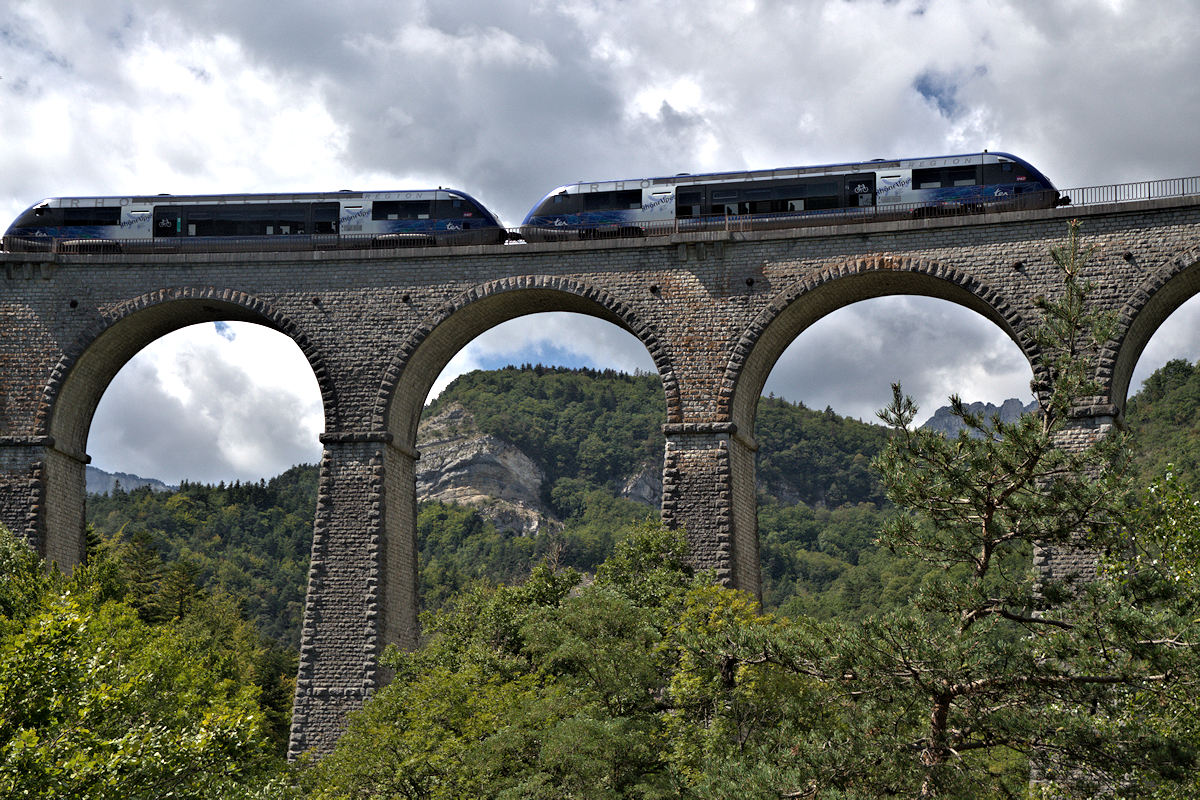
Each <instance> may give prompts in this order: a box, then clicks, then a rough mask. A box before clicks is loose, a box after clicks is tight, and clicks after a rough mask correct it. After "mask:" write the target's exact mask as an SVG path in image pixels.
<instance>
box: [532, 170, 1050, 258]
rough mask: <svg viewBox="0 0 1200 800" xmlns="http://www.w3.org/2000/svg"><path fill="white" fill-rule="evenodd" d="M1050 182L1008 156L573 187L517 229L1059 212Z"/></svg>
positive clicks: (615, 229) (557, 233) (556, 233)
mask: <svg viewBox="0 0 1200 800" xmlns="http://www.w3.org/2000/svg"><path fill="white" fill-rule="evenodd" d="M1067 202H1070V201H1069V199H1067V198H1063V197H1061V196H1060V195H1059V193H1058V191H1057V190H1056V189H1055V188H1054V185H1053V184H1052V183H1051V182H1050V180H1049V178H1047V177H1046V176H1045V175H1043V174H1042V173H1041V172H1039V171H1038V170H1037V169H1036V168H1034V167H1033V166H1032V165H1031V164H1029V163H1028V162H1026V161H1023V160H1022V159H1020V158H1017V157H1016V156H1013V155H1009V154H1008V153H989V152H987V151H986V150H985V151H984V152H982V153H968V154H963V155H953V156H937V157H934V158H912V159H899V160H884V159H877V160H874V161H866V162H856V163H847V164H828V165H823V166H814V167H788V168H785V169H772V170H757V171H750V172H717V173H708V174H703V175H691V174H681V175H673V176H670V177H661V178H637V179H633V180H623V181H598V182H594V183H572V184H567V185H565V186H559V187H558V188H556V189H554V190H553V191H551V192H550V193H549V194H547V195H546V196H545V197H544V198H542V199H541V200H540V201H539V202H538V204H537V205H536V206H534V207H533V209H532V210H531V211H530V212H529V214H528V215H527V216H526V217H525V220H524V222H523V223H522V225H521V230H522V234H523V235H524V237H525V239H526V240H527V241H547V240H555V239H562V238H573V237H580V238H587V237H590V236H612V235H617V236H637V235H643V234H645V233H648V232H653V231H662V230H664V229H677V230H704V229H707V228H712V227H720V226H724V225H728V221H729V220H731V219H733V220H739V221H745V222H748V223H750V224H753V225H754V226H755V227H759V226H766V227H770V226H771V225H772V223H776V224H779V225H781V226H783V225H795V224H801V223H802V222H804V221H811V220H802V219H801V218H807V217H809V216H813V215H821V216H822V218H823V219H822V221H827V222H829V223H835V222H839V221H861V220H862V217H863V216H864V215H868V214H870V215H879V216H887V217H891V216H893V215H894V216H901V215H903V216H909V215H911V216H925V215H933V214H940V213H966V212H973V211H982V210H986V209H988V208H996V209H1010V208H1045V207H1052V206H1055V205H1063V204H1065V203H1067Z"/></svg>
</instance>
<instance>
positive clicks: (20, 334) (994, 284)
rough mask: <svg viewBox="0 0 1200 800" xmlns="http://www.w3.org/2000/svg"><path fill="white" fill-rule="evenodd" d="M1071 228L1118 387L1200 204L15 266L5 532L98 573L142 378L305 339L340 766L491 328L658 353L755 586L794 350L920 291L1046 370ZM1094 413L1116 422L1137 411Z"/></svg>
mask: <svg viewBox="0 0 1200 800" xmlns="http://www.w3.org/2000/svg"><path fill="white" fill-rule="evenodd" d="M1074 216H1078V217H1080V218H1081V219H1082V221H1083V234H1084V236H1085V237H1086V239H1087V241H1088V243H1089V244H1092V245H1094V246H1095V247H1096V252H1095V255H1094V257H1093V260H1092V262H1091V265H1090V277H1091V278H1093V279H1094V281H1095V282H1096V284H1097V292H1096V296H1097V298H1098V299H1099V302H1100V303H1101V304H1102V305H1103V306H1105V307H1107V308H1111V309H1114V310H1116V311H1118V313H1119V314H1120V318H1121V325H1122V327H1121V331H1120V333H1119V334H1118V336H1117V337H1116V338H1115V339H1114V340H1113V341H1112V342H1110V343H1109V345H1108V346H1107V347H1106V349H1105V355H1104V362H1103V364H1102V367H1101V371H1100V374H1099V375H1098V377H1099V378H1100V380H1101V382H1102V383H1103V384H1104V385H1105V386H1110V387H1117V389H1118V390H1119V394H1123V391H1124V387H1125V386H1127V385H1128V374H1129V372H1130V371H1131V370H1132V366H1133V364H1134V363H1136V360H1137V355H1138V354H1140V352H1141V349H1142V348H1143V347H1144V345H1145V343H1146V341H1147V340H1148V338H1149V336H1150V335H1151V334H1152V333H1153V332H1154V329H1155V328H1157V326H1158V324H1159V323H1160V322H1161V321H1162V320H1163V319H1165V317H1166V316H1167V315H1169V314H1170V313H1171V312H1172V311H1173V310H1174V309H1175V308H1176V307H1178V305H1180V304H1181V303H1182V302H1184V301H1185V300H1186V299H1187V298H1188V297H1190V296H1191V294H1192V293H1194V292H1195V291H1198V290H1200V237H1198V234H1200V202H1198V201H1197V199H1196V198H1184V199H1180V200H1174V201H1154V202H1143V203H1129V204H1123V205H1120V206H1097V207H1093V208H1087V209H1075V210H1071V209H1055V210H1048V211H1038V212H1019V213H1010V214H999V215H989V216H987V217H978V218H976V217H961V218H950V219H932V220H922V221H914V222H890V223H871V224H860V225H845V226H839V227H813V228H799V229H792V230H777V231H764V232H738V231H730V232H712V233H706V234H687V235H678V236H675V237H670V238H666V239H656V238H647V239H645V240H619V241H600V242H563V243H550V244H533V245H524V246H476V247H462V248H428V249H419V248H418V249H411V250H400V251H386V250H383V251H363V252H357V251H342V252H338V251H331V252H311V253H242V254H239V253H207V254H205V253H198V254H189V255H121V254H104V255H91V256H67V255H50V254H35V255H25V254H6V253H0V521H2V522H3V523H4V524H5V525H7V526H8V527H10V528H12V529H13V530H15V531H17V532H19V533H21V534H22V535H24V536H25V537H26V538H27V540H28V541H29V542H30V544H31V545H32V546H34V547H35V548H36V549H37V550H38V551H39V552H40V553H41V554H42V555H44V556H50V557H52V558H53V559H55V560H56V561H58V562H59V563H60V564H61V565H63V566H69V565H70V564H71V563H73V562H74V561H77V560H78V558H79V557H80V554H81V553H82V519H83V496H82V492H83V489H82V481H81V480H78V479H77V477H76V473H79V474H80V475H81V474H82V468H83V464H84V463H86V461H87V456H86V447H87V429H88V426H89V424H90V421H91V414H92V412H93V411H94V409H95V406H96V403H98V402H99V399H100V396H101V394H102V393H103V391H104V389H105V387H106V386H107V384H108V381H109V380H111V378H112V376H113V375H115V374H116V372H117V371H118V370H119V369H120V368H121V366H123V365H124V364H125V363H126V362H127V361H128V360H129V359H130V358H132V356H133V355H134V354H135V353H136V352H137V351H138V350H139V349H140V348H141V347H143V346H145V345H146V344H148V343H149V342H151V341H153V340H154V339H156V338H158V337H160V336H162V335H164V334H165V333H167V332H169V331H170V330H174V329H176V328H179V327H183V326H184V325H188V324H194V323H202V322H212V321H214V320H229V319H238V320H246V321H251V322H257V323H260V324H263V325H266V326H269V327H272V328H274V329H276V330H279V331H282V332H283V333H285V334H286V335H288V336H289V337H291V338H292V339H293V340H294V341H295V342H296V343H297V345H298V346H299V347H300V348H301V350H302V351H303V352H304V354H305V356H306V357H307V359H308V361H309V363H310V365H311V366H312V368H313V372H314V375H316V377H317V382H318V384H319V386H320V387H321V392H322V399H323V404H324V410H325V428H326V432H325V434H324V436H323V437H322V441H323V442H324V445H325V454H324V457H323V460H322V465H321V480H320V499H319V501H318V507H317V514H316V524H315V529H314V541H313V559H312V568H311V572H310V578H309V592H308V601H307V607H306V616H305V624H304V630H303V639H302V643H301V663H300V671H299V675H298V683H297V690H296V706H295V717H294V722H293V734H292V752H293V753H294V754H295V753H299V752H302V751H304V750H306V749H310V748H311V749H315V750H316V751H318V752H324V751H327V750H328V749H329V748H330V747H332V745H333V743H334V742H335V741H336V738H337V736H338V734H339V732H340V731H341V730H342V728H343V725H344V719H345V714H346V713H348V712H349V711H352V710H353V709H354V708H357V707H358V706H360V705H361V704H362V702H363V700H364V699H365V697H367V696H368V695H369V694H370V693H371V691H373V690H374V688H376V687H377V686H378V685H380V683H381V682H382V681H383V680H384V679H385V678H386V676H384V675H382V673H380V672H379V670H378V667H377V658H378V655H379V653H380V652H382V649H383V647H384V646H385V645H386V644H388V643H389V642H393V641H395V642H398V643H400V644H402V645H404V646H411V645H413V644H415V643H416V641H417V636H418V632H417V629H416V615H415V597H416V567H415V539H414V536H415V531H414V527H415V526H414V523H413V520H414V519H415V486H414V478H413V476H414V469H413V460H414V459H415V458H416V457H419V454H417V453H416V451H415V449H414V448H415V434H416V427H417V421H418V418H419V415H420V411H421V407H422V404H423V400H424V398H425V395H426V393H427V392H428V389H429V386H430V385H431V384H432V382H433V380H434V378H435V377H436V375H437V374H438V372H440V370H441V368H442V367H443V366H445V364H446V362H447V361H448V360H449V359H450V358H451V357H452V356H453V355H454V354H455V353H457V352H458V351H459V350H460V349H461V348H462V347H463V346H465V345H466V344H467V343H468V342H469V341H470V340H471V339H472V338H474V337H475V336H477V335H478V334H479V333H481V332H483V331H484V330H486V329H488V328H490V327H492V326H494V325H496V324H498V323H500V322H503V321H505V320H507V319H511V318H513V317H517V316H521V315H523V314H528V313H533V312H536V311H572V312H579V313H587V314H592V315H594V316H597V317H600V318H603V319H606V320H609V321H611V322H613V323H614V324H617V325H620V326H622V327H624V328H625V329H627V330H628V331H630V332H631V333H632V334H633V335H634V336H636V337H637V338H638V339H639V340H640V341H642V342H643V344H645V346H646V348H647V351H648V352H649V353H650V355H651V357H652V358H653V360H654V363H655V365H656V367H657V369H658V371H659V374H660V375H661V376H662V378H663V387H664V396H665V400H666V408H667V411H666V417H665V419H664V420H663V423H664V426H665V427H664V431H665V433H666V440H667V444H666V452H665V453H664V471H663V507H662V516H663V519H664V521H665V522H666V523H667V524H669V525H672V526H678V527H683V528H686V530H687V534H688V539H689V542H690V543H691V545H692V548H693V557H694V558H695V560H696V562H697V564H698V565H699V566H701V567H704V568H710V569H713V570H714V571H715V573H716V576H717V578H718V579H719V580H722V581H725V582H727V583H729V584H731V585H734V586H738V587H742V588H744V589H746V590H748V591H750V592H753V593H757V592H758V590H759V589H758V586H759V584H758V571H759V566H758V547H757V531H756V529H755V528H756V522H755V518H754V517H755V515H754V464H753V453H754V449H755V446H754V442H753V434H754V417H755V409H756V404H757V399H758V397H759V395H760V393H761V390H762V387H763V384H764V383H765V381H766V378H767V375H768V373H769V372H770V369H771V367H772V366H773V365H774V364H775V362H776V360H777V359H778V358H779V356H780V354H781V353H782V352H783V350H784V348H786V347H787V345H788V344H789V343H790V342H791V341H792V340H793V339H795V338H796V337H797V336H798V335H800V334H802V332H803V331H804V330H805V328H807V327H808V326H809V325H811V324H813V323H814V322H815V321H816V320H818V319H820V318H821V317H822V316H824V315H825V314H828V313H830V312H832V311H835V310H837V309H838V308H841V307H843V306H845V305H848V304H850V303H853V302H856V301H858V300H862V299H866V298H869V297H875V296H880V295H886V294H897V293H907V294H921V295H929V296H934V297H942V298H945V299H948V300H951V301H954V302H957V303H960V304H962V305H965V306H967V307H969V308H972V309H974V310H976V311H978V312H979V313H980V314H982V315H983V316H985V317H986V318H988V319H990V320H992V321H993V322H994V323H995V324H996V325H998V326H999V327H1000V328H1001V329H1002V330H1004V331H1005V332H1006V333H1007V334H1008V335H1009V336H1010V337H1011V338H1012V339H1013V340H1014V341H1015V342H1016V343H1017V345H1018V346H1019V347H1021V348H1022V350H1023V352H1024V353H1025V354H1026V356H1027V357H1028V358H1029V359H1030V361H1031V363H1032V364H1033V366H1034V368H1035V371H1036V369H1037V367H1038V354H1037V352H1036V349H1035V348H1034V347H1033V345H1032V344H1031V341H1030V338H1029V336H1028V329H1029V326H1030V324H1031V321H1032V320H1033V319H1034V318H1035V317H1036V315H1035V313H1034V308H1033V305H1032V298H1033V297H1034V296H1036V295H1037V294H1040V293H1045V292H1053V291H1056V288H1057V286H1058V276H1057V275H1056V274H1055V272H1054V267H1053V265H1052V263H1051V261H1050V259H1049V256H1048V250H1049V248H1050V247H1051V246H1053V245H1057V244H1061V243H1062V242H1063V241H1064V240H1065V238H1066V232H1067V221H1068V220H1069V219H1071V218H1072V217H1074ZM896 346H903V343H902V342H898V343H896ZM888 379H889V377H888V376H881V381H887V380H888ZM1096 400H1097V401H1096V403H1095V405H1094V408H1093V410H1094V411H1095V414H1096V415H1097V416H1098V417H1101V418H1103V419H1101V420H1100V423H1099V424H1108V423H1107V422H1104V419H1110V418H1112V417H1113V416H1119V414H1120V408H1121V406H1122V405H1123V403H1124V397H1123V396H1112V397H1101V398H1097V399H1096ZM1056 558H1057V559H1059V560H1055V559H1056ZM1069 561H1070V556H1069V555H1066V554H1064V555H1062V556H1061V558H1059V556H1055V557H1054V558H1049V559H1048V560H1047V561H1046V562H1045V564H1046V566H1047V568H1048V569H1059V568H1063V569H1066V568H1073V567H1071V564H1070V563H1069Z"/></svg>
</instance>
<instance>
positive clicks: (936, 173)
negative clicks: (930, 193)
mask: <svg viewBox="0 0 1200 800" xmlns="http://www.w3.org/2000/svg"><path fill="white" fill-rule="evenodd" d="M912 185H913V188H916V189H940V188H942V171H941V170H940V169H914V170H913V173H912Z"/></svg>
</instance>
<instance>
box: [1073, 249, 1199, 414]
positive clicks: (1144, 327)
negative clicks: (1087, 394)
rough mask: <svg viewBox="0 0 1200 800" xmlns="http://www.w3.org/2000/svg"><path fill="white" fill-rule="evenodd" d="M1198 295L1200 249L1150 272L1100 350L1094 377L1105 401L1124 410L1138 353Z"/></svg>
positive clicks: (1184, 253)
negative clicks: (1104, 393) (1105, 394)
mask: <svg viewBox="0 0 1200 800" xmlns="http://www.w3.org/2000/svg"><path fill="white" fill-rule="evenodd" d="M1197 294H1200V247H1193V248H1189V249H1187V250H1184V251H1182V252H1180V253H1178V254H1177V255H1175V256H1174V257H1173V258H1171V259H1169V260H1167V261H1166V262H1165V264H1164V265H1163V266H1161V267H1160V268H1159V269H1157V270H1154V271H1152V272H1151V273H1150V275H1149V276H1148V277H1147V278H1146V279H1145V280H1143V281H1142V282H1141V283H1140V284H1139V285H1138V287H1137V288H1136V289H1135V290H1134V291H1133V292H1132V293H1131V294H1130V295H1129V299H1128V300H1127V301H1126V302H1125V304H1124V305H1123V306H1122V307H1121V309H1120V311H1119V312H1118V313H1117V332H1116V333H1115V334H1114V335H1113V340H1112V341H1111V342H1109V343H1108V345H1106V346H1105V348H1104V349H1103V350H1102V351H1101V358H1100V369H1099V374H1098V375H1097V377H1098V378H1099V380H1100V382H1101V385H1103V386H1107V387H1108V392H1109V398H1108V399H1109V401H1110V402H1111V403H1113V404H1114V405H1115V406H1116V408H1117V409H1120V410H1122V411H1123V410H1124V408H1125V400H1126V397H1125V395H1126V394H1127V393H1128V391H1129V382H1130V380H1132V378H1133V370H1134V368H1135V367H1136V366H1137V362H1138V359H1139V358H1140V357H1141V355H1142V351H1143V350H1145V349H1146V345H1147V344H1149V342H1150V338H1151V337H1152V336H1153V335H1154V333H1155V331H1157V330H1158V328H1159V326H1160V325H1162V323H1163V322H1164V321H1166V319H1167V317H1169V316H1171V314H1172V313H1174V312H1175V310H1176V309H1177V308H1179V307H1180V306H1181V305H1183V304H1184V303H1186V302H1187V301H1188V300H1190V299H1191V298H1192V297H1194V296H1196V295H1197Z"/></svg>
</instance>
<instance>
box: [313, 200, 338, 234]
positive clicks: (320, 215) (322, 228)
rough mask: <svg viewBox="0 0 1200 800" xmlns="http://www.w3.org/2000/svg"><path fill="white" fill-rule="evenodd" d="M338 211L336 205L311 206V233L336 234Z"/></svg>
mask: <svg viewBox="0 0 1200 800" xmlns="http://www.w3.org/2000/svg"><path fill="white" fill-rule="evenodd" d="M339 214H340V209H339V208H338V204H337V203H313V204H312V232H313V233H337V232H338V216H339Z"/></svg>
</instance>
